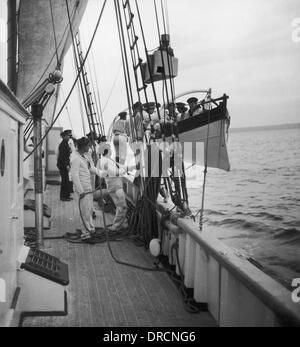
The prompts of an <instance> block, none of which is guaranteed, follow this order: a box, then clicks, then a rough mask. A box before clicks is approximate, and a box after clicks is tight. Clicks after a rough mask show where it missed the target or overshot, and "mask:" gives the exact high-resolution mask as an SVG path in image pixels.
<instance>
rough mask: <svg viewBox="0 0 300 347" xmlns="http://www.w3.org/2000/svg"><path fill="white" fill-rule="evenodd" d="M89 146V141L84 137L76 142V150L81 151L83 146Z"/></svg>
mask: <svg viewBox="0 0 300 347" xmlns="http://www.w3.org/2000/svg"><path fill="white" fill-rule="evenodd" d="M89 145H90V141H89V139H88V138H86V137H82V138H81V139H79V140H77V148H78V149H82V148H84V147H85V146H89Z"/></svg>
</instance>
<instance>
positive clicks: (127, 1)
mask: <svg viewBox="0 0 300 347" xmlns="http://www.w3.org/2000/svg"><path fill="white" fill-rule="evenodd" d="M128 4H129V0H126V1H125V3H124V4H123V8H126V7H127V5H128Z"/></svg>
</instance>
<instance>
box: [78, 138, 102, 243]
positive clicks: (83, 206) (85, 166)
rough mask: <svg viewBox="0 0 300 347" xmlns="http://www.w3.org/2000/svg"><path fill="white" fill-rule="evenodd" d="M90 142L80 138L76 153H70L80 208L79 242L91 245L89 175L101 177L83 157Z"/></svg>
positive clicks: (93, 226) (92, 223) (92, 226)
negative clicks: (80, 226)
mask: <svg viewBox="0 0 300 347" xmlns="http://www.w3.org/2000/svg"><path fill="white" fill-rule="evenodd" d="M89 149H90V141H89V139H88V138H86V137H82V138H81V139H79V140H78V141H77V151H76V152H74V153H72V158H71V174H72V178H73V184H74V189H75V193H76V195H75V196H76V200H77V202H78V204H79V205H78V206H80V210H79V212H80V216H81V217H80V218H81V222H82V228H81V237H80V238H81V241H83V242H87V243H93V235H94V233H95V225H94V221H93V211H94V208H93V201H94V200H93V194H92V190H93V188H92V184H91V173H93V174H97V175H99V176H101V172H99V170H97V169H96V168H95V166H94V165H93V162H92V164H91V163H90V161H89V160H87V158H86V157H85V155H86V154H87V153H88V152H89Z"/></svg>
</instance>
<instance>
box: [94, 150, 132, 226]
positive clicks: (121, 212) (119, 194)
mask: <svg viewBox="0 0 300 347" xmlns="http://www.w3.org/2000/svg"><path fill="white" fill-rule="evenodd" d="M101 149H102V151H101V159H100V160H99V161H98V163H97V169H98V170H99V172H100V173H101V174H102V175H104V177H105V181H106V185H107V190H108V193H109V195H110V196H111V198H112V200H113V202H114V204H115V206H116V215H115V218H114V220H113V224H112V226H111V227H110V230H111V231H119V230H121V229H127V228H128V221H127V217H126V214H127V203H126V198H125V193H124V190H123V180H122V176H124V175H125V174H126V173H127V172H128V171H132V170H134V169H135V168H136V166H135V165H133V166H128V167H127V166H125V165H122V164H119V163H117V162H115V161H114V160H113V159H112V158H111V154H112V152H111V147H110V144H108V143H106V144H105V145H103V146H102V147H101Z"/></svg>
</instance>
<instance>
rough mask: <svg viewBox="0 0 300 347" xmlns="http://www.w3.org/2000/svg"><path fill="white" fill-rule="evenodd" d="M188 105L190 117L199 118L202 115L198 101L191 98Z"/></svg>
mask: <svg viewBox="0 0 300 347" xmlns="http://www.w3.org/2000/svg"><path fill="white" fill-rule="evenodd" d="M187 103H188V104H189V110H188V117H189V118H191V117H194V116H198V115H199V114H200V113H202V110H201V106H200V105H198V99H197V98H195V97H191V98H189V99H188V100H187Z"/></svg>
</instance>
